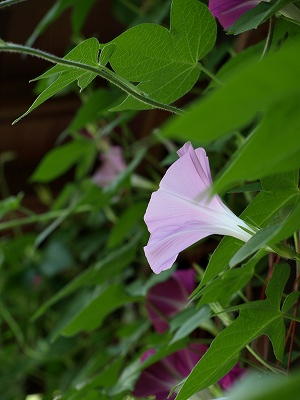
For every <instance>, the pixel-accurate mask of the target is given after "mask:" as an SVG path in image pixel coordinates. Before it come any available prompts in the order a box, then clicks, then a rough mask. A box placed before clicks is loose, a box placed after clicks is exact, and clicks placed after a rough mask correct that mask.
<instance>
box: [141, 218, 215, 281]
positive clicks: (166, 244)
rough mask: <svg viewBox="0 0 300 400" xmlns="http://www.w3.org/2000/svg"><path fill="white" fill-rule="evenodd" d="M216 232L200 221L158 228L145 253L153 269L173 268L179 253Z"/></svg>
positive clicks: (159, 270) (155, 270) (158, 271)
mask: <svg viewBox="0 0 300 400" xmlns="http://www.w3.org/2000/svg"><path fill="white" fill-rule="evenodd" d="M212 233H214V232H213V231H211V228H210V227H203V226H201V224H200V223H195V222H192V221H191V222H190V223H188V224H186V225H184V226H182V227H179V228H175V229H174V227H172V226H171V227H169V230H167V228H165V229H164V230H162V229H158V230H157V231H155V232H154V233H153V234H152V235H151V236H150V239H149V242H148V244H147V246H145V247H144V251H145V255H146V257H147V260H148V262H149V264H150V266H151V268H152V270H153V271H154V272H155V273H156V274H159V273H160V272H162V271H164V270H166V269H169V268H171V266H172V265H173V263H174V262H175V260H176V258H177V256H178V254H179V253H180V252H181V251H182V250H184V249H186V248H187V247H189V246H191V245H192V244H194V243H196V242H198V240H200V239H202V238H204V237H206V236H209V235H211V234H212Z"/></svg>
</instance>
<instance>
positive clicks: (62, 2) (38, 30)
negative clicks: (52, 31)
mask: <svg viewBox="0 0 300 400" xmlns="http://www.w3.org/2000/svg"><path fill="white" fill-rule="evenodd" d="M73 2H74V0H58V1H56V2H55V3H54V4H53V6H52V7H51V8H50V9H49V10H48V11H47V13H46V14H45V15H44V16H43V17H42V18H41V19H40V21H39V23H38V24H37V26H36V27H35V29H34V31H33V32H32V34H31V35H30V37H29V38H28V39H27V41H26V45H27V46H32V44H33V43H34V42H35V41H36V39H37V38H38V37H39V36H40V35H41V34H42V33H43V32H44V31H45V30H46V29H47V28H48V26H49V25H50V24H51V23H52V22H54V21H55V20H56V19H57V18H59V17H60V15H61V14H62V13H63V12H64V11H65V10H66V9H67V8H68V7H70V6H71V5H72V4H73Z"/></svg>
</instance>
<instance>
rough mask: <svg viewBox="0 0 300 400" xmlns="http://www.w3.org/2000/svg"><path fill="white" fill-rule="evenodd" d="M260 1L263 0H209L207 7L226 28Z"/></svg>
mask: <svg viewBox="0 0 300 400" xmlns="http://www.w3.org/2000/svg"><path fill="white" fill-rule="evenodd" d="M261 1H263V0H209V4H208V7H209V9H210V11H211V12H212V14H213V15H214V16H215V17H216V18H217V19H218V20H219V22H220V24H221V25H222V26H223V27H224V28H225V29H227V28H229V27H230V26H231V25H233V24H234V23H235V21H236V20H237V19H239V18H240V16H241V15H243V14H244V13H245V12H247V11H249V10H251V8H254V7H255V6H257V4H259V3H261Z"/></svg>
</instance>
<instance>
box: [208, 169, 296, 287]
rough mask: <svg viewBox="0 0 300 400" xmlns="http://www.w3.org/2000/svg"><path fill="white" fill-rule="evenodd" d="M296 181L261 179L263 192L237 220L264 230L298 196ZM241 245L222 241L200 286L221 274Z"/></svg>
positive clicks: (284, 177) (227, 239)
mask: <svg viewBox="0 0 300 400" xmlns="http://www.w3.org/2000/svg"><path fill="white" fill-rule="evenodd" d="M297 179H298V174H297V173H283V174H279V175H275V176H273V177H268V178H265V179H263V180H262V189H263V190H262V191H261V192H260V193H259V194H258V195H257V196H256V197H255V198H254V200H253V201H252V202H251V203H250V204H249V205H248V207H247V208H246V210H245V211H244V212H243V213H242V214H241V218H242V219H244V220H245V221H247V222H249V223H250V224H253V225H256V226H259V227H263V226H265V225H266V224H267V223H268V221H269V219H270V218H271V217H272V216H273V215H274V214H275V213H276V212H277V211H278V210H279V209H280V208H281V207H282V206H284V205H285V204H287V203H288V202H289V201H291V199H293V198H295V197H296V196H297V195H298V193H299V192H298V181H297ZM242 245H243V242H241V241H239V240H237V239H234V238H231V237H225V238H223V239H222V240H221V242H220V244H219V246H218V247H217V249H216V250H215V251H214V253H213V255H212V257H211V258H210V260H209V264H208V266H207V268H206V270H205V273H204V276H203V279H202V282H201V286H202V285H204V284H206V283H207V282H208V281H210V280H211V279H213V278H215V277H216V276H217V275H218V274H219V273H220V272H222V271H223V270H224V269H225V268H226V267H227V266H228V264H229V261H230V259H231V258H232V257H233V256H234V254H235V253H236V252H237V251H238V250H239V248H241V247H242Z"/></svg>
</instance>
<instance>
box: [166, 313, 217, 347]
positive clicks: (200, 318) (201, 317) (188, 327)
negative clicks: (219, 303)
mask: <svg viewBox="0 0 300 400" xmlns="http://www.w3.org/2000/svg"><path fill="white" fill-rule="evenodd" d="M209 319H210V309H209V308H208V307H205V306H204V307H202V308H201V309H200V310H198V311H195V310H194V313H193V315H192V316H191V317H190V318H188V319H187V320H186V321H184V322H183V324H182V325H181V327H180V328H179V329H178V330H177V331H176V333H175V335H174V336H173V338H172V340H171V341H170V344H172V343H175V342H177V341H178V340H180V339H183V338H185V337H186V336H188V335H189V334H190V333H192V332H193V331H194V330H195V329H196V328H199V327H200V326H201V323H203V322H206V321H207V320H209Z"/></svg>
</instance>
